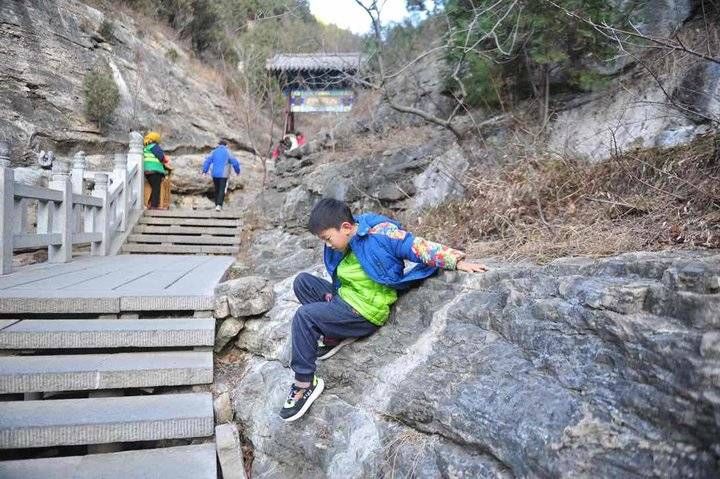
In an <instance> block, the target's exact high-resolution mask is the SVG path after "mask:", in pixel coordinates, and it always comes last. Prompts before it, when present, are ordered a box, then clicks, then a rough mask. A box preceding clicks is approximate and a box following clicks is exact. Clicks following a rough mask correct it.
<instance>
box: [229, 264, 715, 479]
mask: <svg viewBox="0 0 720 479" xmlns="http://www.w3.org/2000/svg"><path fill="white" fill-rule="evenodd" d="M719 278H720V256H718V255H714V256H713V255H707V254H693V253H635V254H625V255H621V256H618V257H614V258H608V259H603V260H591V259H583V258H579V259H575V258H573V259H565V260H558V261H555V262H553V263H551V264H549V265H547V266H544V267H538V266H533V265H515V266H509V265H496V267H495V268H494V269H493V270H492V271H491V272H489V273H487V274H483V275H468V274H464V273H460V274H459V273H444V274H442V275H440V276H438V277H436V278H432V279H430V280H427V281H426V282H425V283H424V284H423V285H422V286H421V287H420V288H417V289H414V290H412V291H410V292H408V293H406V294H404V295H402V296H401V298H400V299H399V301H398V303H397V304H396V306H395V308H394V312H393V315H392V317H391V319H390V321H389V323H388V324H387V325H386V326H384V327H383V328H381V329H380V330H379V331H378V332H377V333H376V334H375V335H373V336H371V337H369V338H367V339H364V340H361V341H358V342H356V343H354V344H353V345H351V346H348V347H346V348H345V349H343V350H342V351H341V352H340V353H339V354H337V355H336V356H335V357H333V358H332V359H330V360H328V361H325V362H321V363H320V364H319V370H318V375H319V376H321V377H323V378H324V379H325V383H326V391H325V392H324V393H323V395H322V396H321V397H320V398H319V399H318V401H317V402H316V403H315V404H314V405H313V407H312V408H311V410H310V412H309V413H308V414H307V416H306V417H304V418H303V419H302V420H300V421H299V422H297V423H293V424H286V423H284V422H283V421H282V420H281V419H280V418H279V416H278V414H277V413H278V410H279V408H280V407H281V404H282V402H283V400H284V396H285V394H287V388H288V386H289V384H290V381H291V380H292V372H291V371H290V370H289V369H288V368H287V360H288V355H289V352H290V351H289V336H288V332H289V328H290V320H291V318H292V315H293V313H294V311H295V309H296V308H297V306H298V303H297V301H296V300H295V299H294V297H293V295H292V292H291V291H290V287H291V284H292V283H291V281H292V279H291V278H290V279H288V280H287V281H285V282H283V283H279V284H277V285H276V290H277V291H278V294H277V301H276V304H275V307H274V308H273V309H272V310H270V311H269V312H268V314H267V315H266V316H265V317H264V318H262V319H252V320H249V321H248V322H247V327H246V329H245V330H243V332H241V334H240V335H239V337H238V340H237V342H236V344H237V345H238V346H239V347H240V348H241V349H242V350H245V351H247V353H248V354H247V357H246V361H247V363H246V368H245V372H244V373H243V375H242V378H241V379H240V381H239V382H236V383H234V384H235V386H234V387H235V392H236V393H235V394H231V397H233V399H234V406H235V407H234V409H235V410H236V411H237V419H238V421H239V422H240V423H241V424H243V425H244V426H245V429H244V431H243V433H244V435H245V436H246V437H247V438H248V439H249V440H250V442H252V444H253V445H254V447H255V451H254V462H253V473H254V474H255V475H263V477H286V476H288V475H293V474H305V475H308V476H312V477H378V476H381V477H382V476H384V477H390V476H393V475H394V476H396V477H406V476H408V475H409V476H413V477H518V476H520V477H591V476H592V477H716V476H717V475H718V474H720V466H719V465H718V455H720V439H718V438H720V434H719V433H720V381H718V380H717V378H718V372H717V371H718V370H719V368H718V358H720V346H719V344H720V341H718V331H720V315H718V311H720V283H719V281H720V280H719ZM283 290H284V291H283Z"/></svg>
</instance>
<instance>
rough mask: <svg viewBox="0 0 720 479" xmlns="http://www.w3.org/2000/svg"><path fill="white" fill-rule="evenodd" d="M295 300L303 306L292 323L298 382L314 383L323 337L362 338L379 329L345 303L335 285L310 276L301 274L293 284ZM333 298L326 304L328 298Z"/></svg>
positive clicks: (293, 365)
mask: <svg viewBox="0 0 720 479" xmlns="http://www.w3.org/2000/svg"><path fill="white" fill-rule="evenodd" d="M293 289H294V290H295V296H297V299H299V300H300V302H301V303H302V306H300V307H299V308H298V310H297V311H296V312H295V317H294V318H293V322H292V362H291V363H290V366H291V367H292V370H293V371H295V380H296V381H298V382H309V381H312V378H313V375H314V374H315V369H316V367H315V360H316V359H317V342H318V339H320V336H328V337H332V338H361V337H363V336H367V335H369V334H372V333H374V332H375V331H377V330H378V327H377V326H375V325H374V324H372V323H371V322H370V321H368V320H367V319H365V318H363V317H362V316H360V315H359V314H358V313H356V312H355V311H354V310H353V309H352V308H351V307H350V305H348V304H347V303H346V302H345V301H343V300H342V299H341V298H340V297H339V296H338V295H337V293H336V291H335V290H334V288H333V286H332V284H330V283H329V282H328V281H325V280H324V279H322V278H318V277H316V276H313V275H311V274H308V273H300V274H299V275H297V277H296V278H295V282H294V283H293ZM328 293H329V294H331V295H332V300H330V301H326V300H325V295H327V294H328Z"/></svg>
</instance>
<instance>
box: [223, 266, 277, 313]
mask: <svg viewBox="0 0 720 479" xmlns="http://www.w3.org/2000/svg"><path fill="white" fill-rule="evenodd" d="M226 304H227V308H226V307H225V305H226ZM272 305H273V290H272V285H271V284H270V281H268V280H267V279H266V278H263V277H262V276H245V277H243V278H238V279H233V280H230V281H226V282H224V283H220V284H219V285H217V286H216V287H215V317H216V318H222V317H225V316H226V315H225V313H226V312H229V313H230V315H231V316H232V317H234V318H242V317H245V316H256V315H258V314H262V313H264V312H265V311H267V310H269V309H270V308H271V307H272ZM224 315H225V316H224Z"/></svg>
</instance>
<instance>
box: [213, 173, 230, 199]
mask: <svg viewBox="0 0 720 479" xmlns="http://www.w3.org/2000/svg"><path fill="white" fill-rule="evenodd" d="M227 181H228V179H227V178H215V177H213V184H214V185H215V206H222V205H223V203H225V185H227Z"/></svg>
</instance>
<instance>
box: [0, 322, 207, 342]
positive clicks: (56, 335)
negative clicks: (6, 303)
mask: <svg viewBox="0 0 720 479" xmlns="http://www.w3.org/2000/svg"><path fill="white" fill-rule="evenodd" d="M214 338H215V320H214V319H213V318H167V319H25V320H22V321H16V322H14V323H12V324H11V325H9V326H6V327H5V328H4V329H1V330H0V349H80V348H82V349H85V348H160V347H177V346H212V345H213V342H214Z"/></svg>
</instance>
